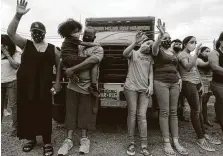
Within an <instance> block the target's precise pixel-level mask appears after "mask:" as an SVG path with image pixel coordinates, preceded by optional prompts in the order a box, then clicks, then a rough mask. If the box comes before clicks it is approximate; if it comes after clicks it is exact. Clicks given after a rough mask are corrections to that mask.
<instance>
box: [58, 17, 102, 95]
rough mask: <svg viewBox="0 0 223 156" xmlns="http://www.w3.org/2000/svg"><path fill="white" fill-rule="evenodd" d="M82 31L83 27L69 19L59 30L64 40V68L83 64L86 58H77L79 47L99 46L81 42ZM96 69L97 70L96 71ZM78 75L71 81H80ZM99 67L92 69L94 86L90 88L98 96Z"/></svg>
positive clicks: (62, 55)
mask: <svg viewBox="0 0 223 156" xmlns="http://www.w3.org/2000/svg"><path fill="white" fill-rule="evenodd" d="M81 30H82V25H81V24H80V23H79V22H77V21H75V20H74V19H71V18H69V19H68V20H66V21H65V22H63V23H61V24H60V25H59V28H58V33H59V34H60V36H61V37H63V38H64V42H63V43H62V47H61V58H62V64H63V67H64V68H70V67H72V66H75V65H77V64H79V63H81V62H83V61H84V60H85V59H86V57H83V58H82V57H77V56H78V45H82V46H86V47H92V46H97V45H98V44H96V43H89V42H83V41H80V40H79V38H80V33H81ZM95 69H96V70H95ZM77 75H78V73H77V74H74V75H72V77H71V80H73V81H74V82H75V81H76V79H78V77H77ZM96 75H98V73H97V67H95V68H92V71H91V80H92V81H91V82H92V85H91V87H90V88H89V90H90V91H92V94H93V95H97V93H98V91H97V86H96V83H97V77H96Z"/></svg>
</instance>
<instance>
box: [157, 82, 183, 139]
mask: <svg viewBox="0 0 223 156" xmlns="http://www.w3.org/2000/svg"><path fill="white" fill-rule="evenodd" d="M154 91H155V95H156V98H157V101H158V104H159V108H160V113H159V122H160V129H161V133H162V135H163V138H164V139H169V136H170V133H169V129H170V130H171V134H172V137H174V138H178V118H177V107H178V99H179V94H180V86H179V84H178V83H163V82H160V81H154Z"/></svg>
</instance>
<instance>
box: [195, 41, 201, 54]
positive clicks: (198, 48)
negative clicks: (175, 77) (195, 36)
mask: <svg viewBox="0 0 223 156" xmlns="http://www.w3.org/2000/svg"><path fill="white" fill-rule="evenodd" d="M201 46H202V43H200V44H199V45H198V46H197V47H196V54H197V55H199V54H200V52H201Z"/></svg>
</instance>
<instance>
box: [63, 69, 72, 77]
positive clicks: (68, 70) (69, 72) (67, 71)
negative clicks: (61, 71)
mask: <svg viewBox="0 0 223 156" xmlns="http://www.w3.org/2000/svg"><path fill="white" fill-rule="evenodd" d="M73 73H74V72H73V70H72V69H71V68H67V69H66V71H65V74H66V75H67V77H68V78H70V77H71V76H72V75H73Z"/></svg>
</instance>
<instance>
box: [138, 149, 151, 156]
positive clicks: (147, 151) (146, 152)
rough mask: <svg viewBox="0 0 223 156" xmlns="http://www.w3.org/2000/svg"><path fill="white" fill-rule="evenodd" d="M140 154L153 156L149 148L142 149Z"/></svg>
mask: <svg viewBox="0 0 223 156" xmlns="http://www.w3.org/2000/svg"><path fill="white" fill-rule="evenodd" d="M140 153H141V154H142V155H144V156H152V154H151V153H150V152H149V150H148V148H147V147H142V148H141V151H140Z"/></svg>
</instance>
